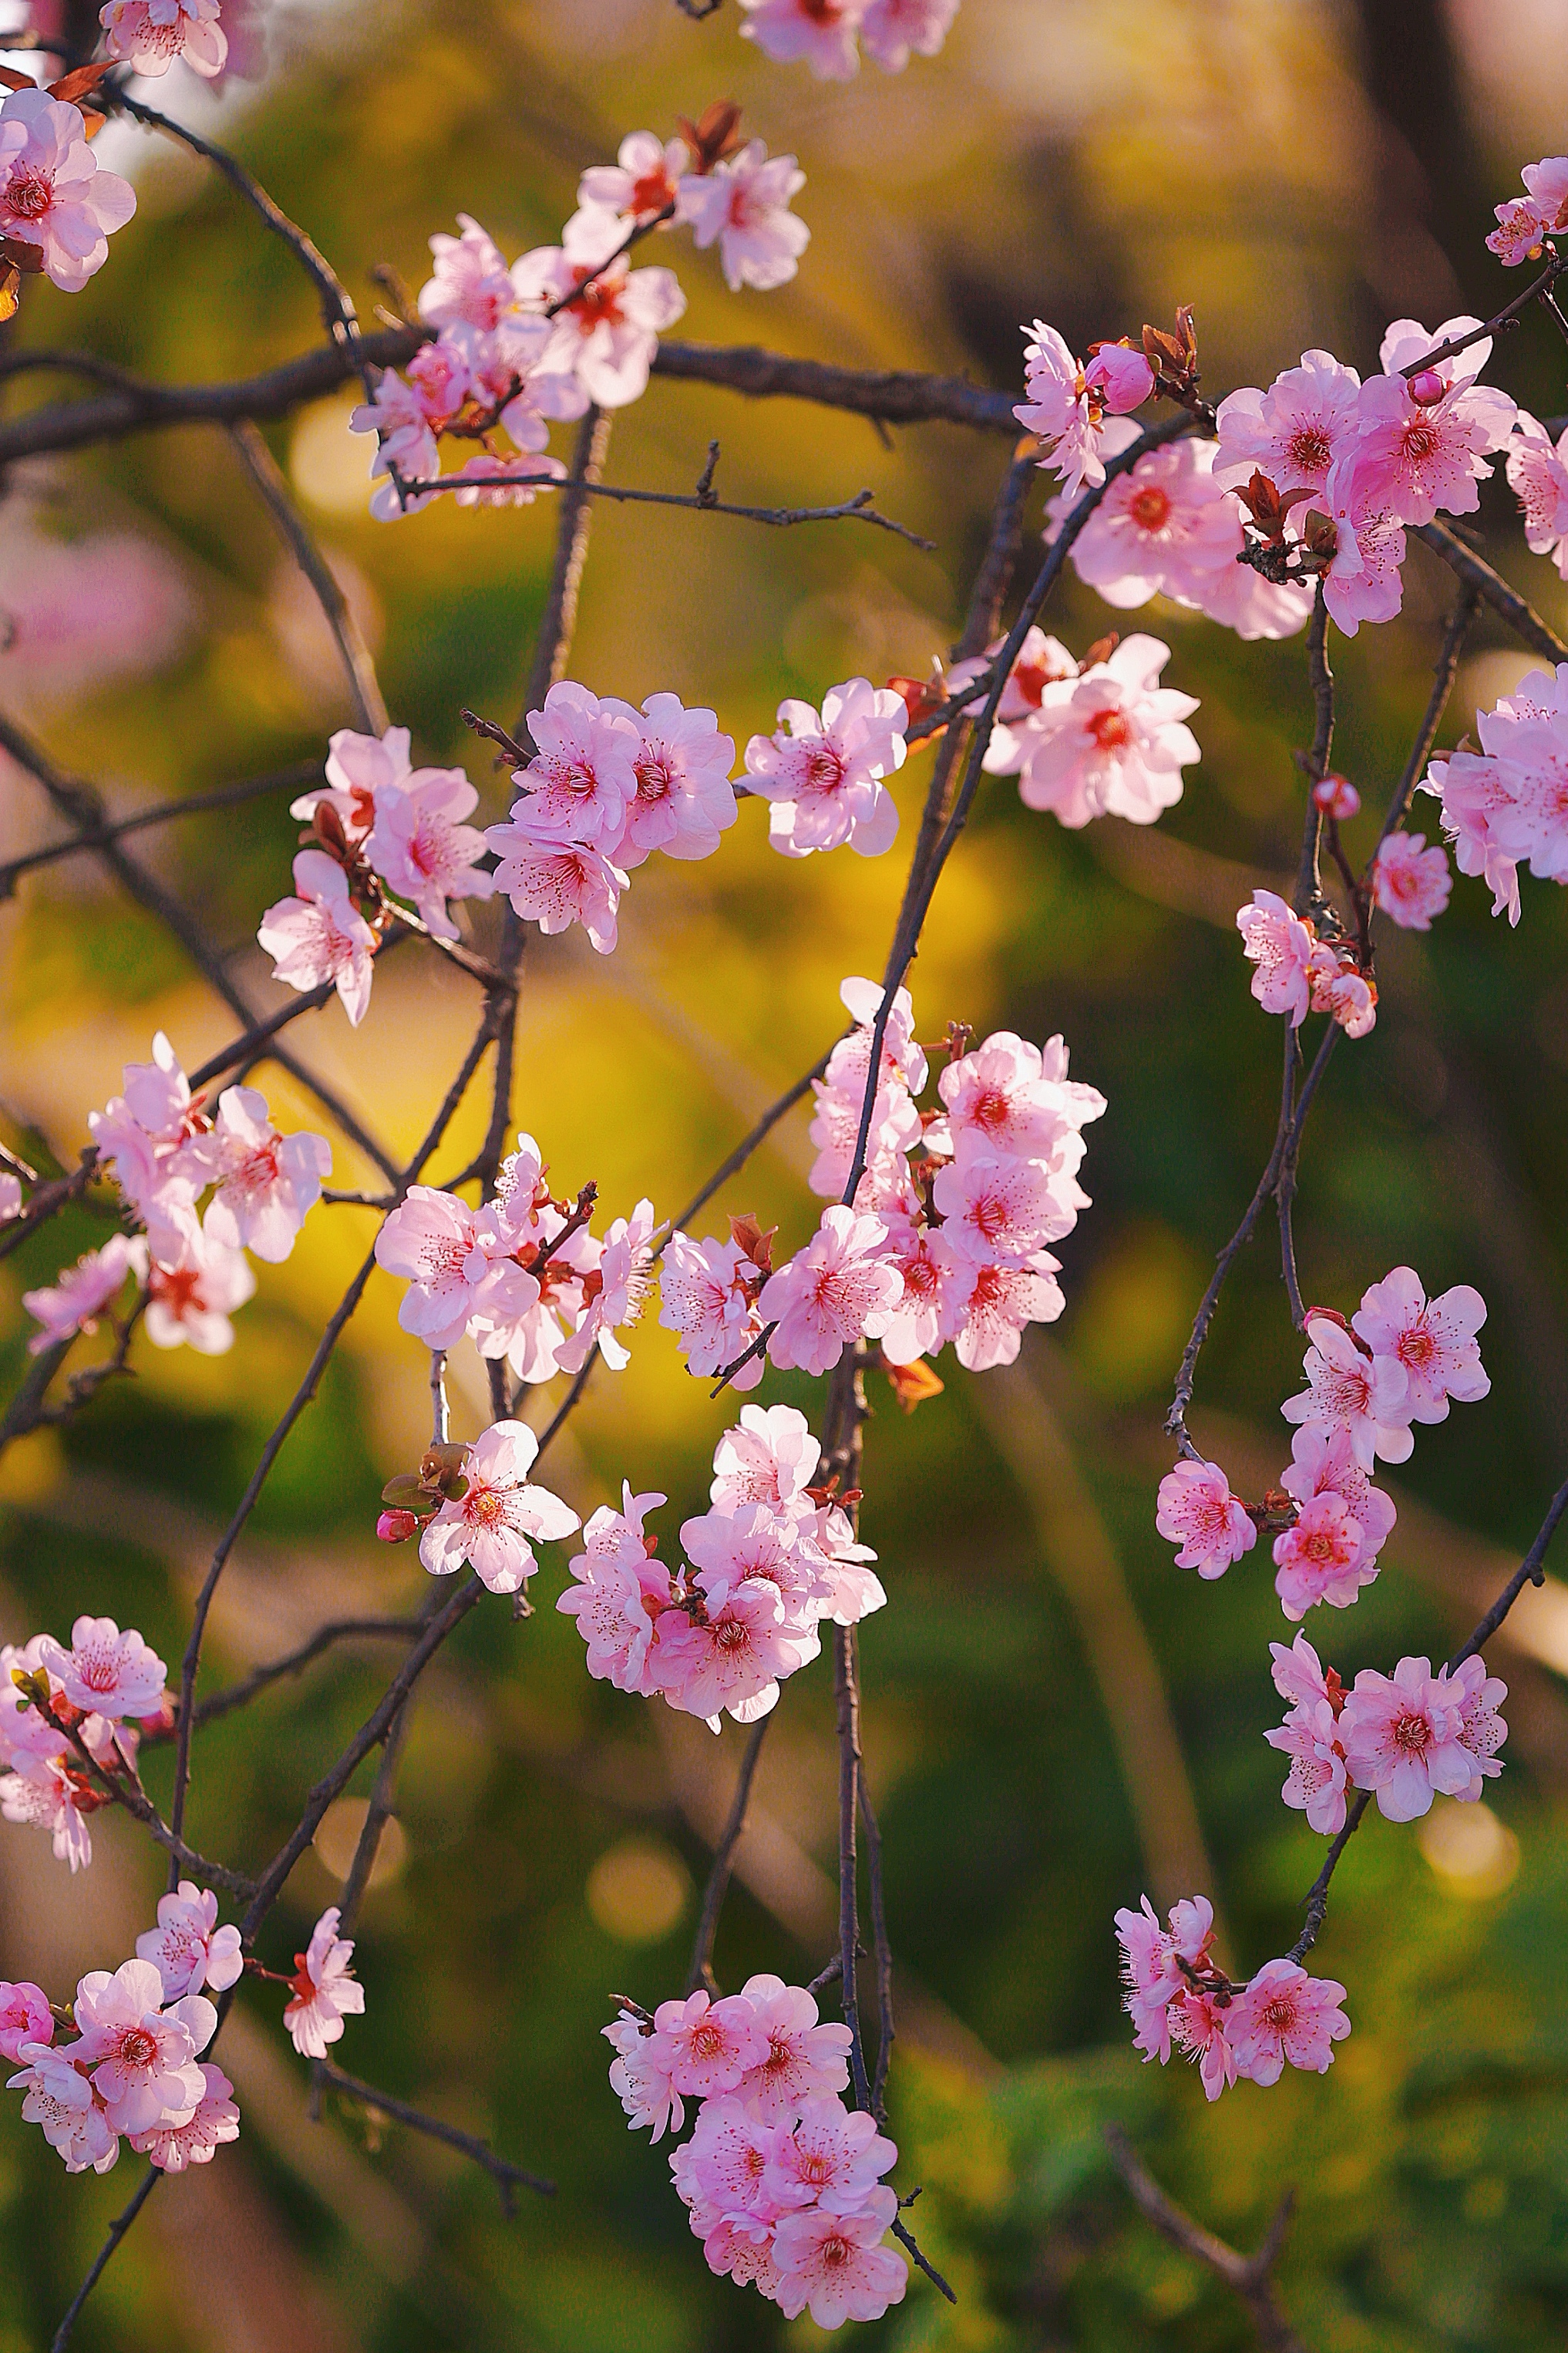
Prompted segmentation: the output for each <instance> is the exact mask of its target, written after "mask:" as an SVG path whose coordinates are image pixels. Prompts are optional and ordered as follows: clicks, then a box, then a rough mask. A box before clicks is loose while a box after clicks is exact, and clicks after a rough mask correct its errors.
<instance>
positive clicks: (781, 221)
mask: <svg viewBox="0 0 1568 2353" xmlns="http://www.w3.org/2000/svg"><path fill="white" fill-rule="evenodd" d="M804 187H805V173H804V172H803V171H801V170H800V169H799V168H798V166H797V165H796V163H795V157H794V156H793V155H774V156H772V157H770V156H769V154H768V151H767V149H766V147H765V146H764V145H763V142H762V141H761V140H760V139H752V140H750V141H748V142H747V144H746V145H745V146H744V147H742V149H741V151H740V153H739V154H736V155H730V156H726V157H725V158H724V159H723V160H722V161H721V162H720V163H718V164H715V165H714V166H713V169H712V170H711V172H708V173H705V174H698V173H692V174H689V175H688V176H687V177H686V178H685V179H683V180H682V181H681V184H680V195H681V215H682V217H683V218H684V219H685V220H688V221H689V223H690V225H691V241H692V243H693V244H694V245H696V246H699V247H703V246H710V245H711V244H712V243H713V242H714V240H715V238H717V240H718V245H719V259H720V262H721V265H722V268H723V271H724V281H725V283H726V285H727V286H728V287H729V289H730V291H731V293H732V294H738V293H739V292H740V290H741V289H742V286H755V287H757V288H759V289H761V290H764V291H765V290H767V289H769V288H771V287H774V286H783V285H784V282H785V281H786V280H788V279H791V278H793V277H794V276H795V271H796V269H798V268H799V266H800V257H801V255H802V254H803V253H804V252H805V248H806V247H807V246H808V245H809V244H810V242H811V231H810V230H809V229H808V228H807V227H806V225H805V222H804V221H803V220H798V219H797V218H796V217H795V214H794V213H792V212H791V210H790V208H789V207H790V199H791V198H792V197H793V196H795V195H798V194H799V192H800V190H801V189H802V188H804Z"/></svg>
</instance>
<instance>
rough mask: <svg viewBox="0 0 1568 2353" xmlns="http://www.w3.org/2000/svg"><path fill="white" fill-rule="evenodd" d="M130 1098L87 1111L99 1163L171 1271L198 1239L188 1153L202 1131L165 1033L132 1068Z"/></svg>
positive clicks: (127, 1090) (194, 1188)
mask: <svg viewBox="0 0 1568 2353" xmlns="http://www.w3.org/2000/svg"><path fill="white" fill-rule="evenodd" d="M124 1085H125V1092H124V1093H123V1094H122V1095H115V1096H113V1097H111V1099H110V1102H109V1103H107V1104H106V1105H105V1107H104V1109H103V1110H102V1111H95V1112H89V1113H88V1122H87V1124H88V1129H89V1134H91V1136H92V1140H93V1143H94V1145H96V1146H97V1149H98V1156H99V1160H100V1164H101V1165H102V1166H105V1167H109V1168H112V1170H113V1172H114V1181H115V1183H116V1184H117V1185H118V1186H119V1187H120V1189H121V1193H123V1194H124V1196H125V1198H126V1199H127V1200H128V1201H129V1202H130V1204H131V1206H132V1208H133V1209H134V1210H135V1212H136V1214H137V1216H138V1217H139V1218H140V1219H141V1220H142V1224H143V1225H144V1226H145V1227H146V1229H147V1235H148V1243H149V1247H150V1248H151V1250H152V1252H153V1256H154V1257H155V1258H160V1259H163V1260H164V1261H166V1262H167V1263H168V1264H170V1265H174V1264H176V1263H177V1262H178V1261H179V1260H180V1259H181V1257H182V1256H183V1255H184V1252H185V1251H186V1250H187V1249H188V1248H189V1246H190V1244H191V1243H192V1242H193V1241H194V1240H195V1236H196V1232H197V1226H196V1212H195V1197H196V1193H197V1190H198V1189H199V1182H198V1179H197V1177H196V1176H195V1172H194V1171H193V1170H192V1169H191V1168H190V1166H189V1163H188V1159H187V1150H186V1147H187V1145H188V1143H189V1139H190V1138H191V1136H192V1135H193V1134H195V1132H196V1130H197V1129H199V1128H200V1126H201V1125H202V1124H203V1123H202V1118H201V1114H200V1112H199V1110H198V1109H197V1107H196V1106H195V1104H194V1103H193V1102H192V1100H191V1090H190V1084H189V1082H188V1081H187V1079H186V1077H185V1074H184V1071H183V1070H182V1069H181V1068H180V1064H179V1061H178V1059H177V1057H176V1056H175V1053H174V1048H173V1047H172V1046H171V1045H170V1043H169V1040H168V1039H167V1038H166V1037H165V1036H164V1034H163V1030H161V1029H160V1030H159V1031H158V1033H157V1035H156V1036H155V1037H154V1039H153V1060H151V1061H150V1062H128V1063H127V1064H126V1066H125V1073H124Z"/></svg>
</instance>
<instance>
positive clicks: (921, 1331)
mask: <svg viewBox="0 0 1568 2353" xmlns="http://www.w3.org/2000/svg"><path fill="white" fill-rule="evenodd" d="M885 1222H886V1224H887V1228H888V1251H887V1257H888V1263H889V1265H890V1266H893V1267H896V1268H897V1269H898V1271H899V1273H900V1275H901V1276H902V1278H903V1284H904V1291H903V1296H902V1298H901V1299H900V1302H899V1303H898V1305H897V1307H896V1308H895V1309H894V1310H893V1313H892V1315H891V1317H890V1319H889V1323H888V1326H887V1329H886V1330H885V1331H884V1332H883V1334H882V1354H883V1356H885V1357H886V1358H887V1360H888V1362H889V1364H890V1365H912V1364H913V1363H914V1362H915V1361H916V1359H917V1358H918V1357H921V1356H931V1355H933V1354H934V1353H935V1351H936V1350H937V1349H938V1348H940V1347H941V1346H942V1343H943V1341H944V1340H947V1339H949V1338H951V1337H952V1335H953V1333H954V1332H955V1331H957V1330H958V1329H959V1328H960V1326H961V1325H962V1324H963V1313H962V1311H961V1309H960V1308H959V1306H958V1301H959V1299H960V1298H962V1297H963V1296H964V1295H966V1294H967V1293H969V1291H970V1290H971V1288H972V1286H973V1276H974V1265H975V1261H974V1257H973V1254H970V1255H968V1256H966V1255H965V1254H964V1252H963V1250H962V1249H960V1248H957V1247H955V1245H954V1243H953V1242H952V1241H951V1240H949V1239H948V1237H947V1234H946V1231H945V1229H938V1228H933V1227H931V1226H923V1225H917V1224H916V1223H914V1222H913V1221H912V1220H911V1219H909V1218H900V1217H897V1216H892V1215H889V1217H888V1218H887V1219H886V1220H885ZM990 1255H991V1254H990V1253H989V1252H986V1253H985V1256H986V1257H987V1259H989V1257H990Z"/></svg>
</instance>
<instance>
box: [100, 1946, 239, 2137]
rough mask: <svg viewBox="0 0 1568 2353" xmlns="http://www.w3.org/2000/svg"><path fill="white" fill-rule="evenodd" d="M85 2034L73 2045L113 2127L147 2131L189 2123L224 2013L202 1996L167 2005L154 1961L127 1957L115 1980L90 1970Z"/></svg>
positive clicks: (191, 1996)
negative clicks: (204, 2058) (205, 2057)
mask: <svg viewBox="0 0 1568 2353" xmlns="http://www.w3.org/2000/svg"><path fill="white" fill-rule="evenodd" d="M76 2022H77V2026H78V2028H79V2031H80V2036H81V2039H80V2041H79V2042H76V2043H73V2044H72V2045H71V2046H70V2052H71V2057H72V2059H73V2061H74V2063H76V2065H77V2066H79V2067H81V2068H84V2069H90V2070H91V2072H92V2082H93V2090H94V2091H95V2093H96V2094H97V2095H98V2097H99V2098H100V2100H101V2101H102V2102H103V2106H104V2114H105V2116H106V2117H107V2119H108V2122H109V2126H110V2131H112V2132H117V2133H129V2132H145V2131H146V2130H147V2129H148V2127H149V2126H153V2125H158V2124H163V2123H168V2124H174V2125H182V2124H188V2123H189V2121H190V2119H191V2117H192V2116H194V2115H195V2111H196V2108H197V2106H198V2105H199V2104H200V2102H201V2099H202V2095H203V2094H204V2092H205V2089H206V2084H205V2078H204V2076H203V2074H202V2071H201V2069H200V2067H198V2066H197V2064H196V2061H197V2059H198V2057H199V2056H200V2054H201V2052H203V2051H205V2048H206V2046H207V2044H208V2043H209V2042H211V2041H212V2038H213V2035H214V2034H215V2032H216V2029H217V2011H216V2010H215V2009H214V2007H213V2005H212V2003H211V2002H210V2001H208V2000H205V1997H204V1996H203V1995H201V1994H187V1995H185V1996H184V1999H183V2000H180V2001H177V2002H175V2003H174V2005H173V2006H172V2007H171V2008H169V2009H167V2010H165V2009H164V2007H163V1979H162V1978H160V1976H159V1974H158V1971H157V1970H156V1969H155V1968H153V1964H152V1962H151V1961H144V1960H134V1961H121V1964H120V1967H119V1968H117V1969H116V1970H115V1972H114V1974H113V1976H112V1977H111V1976H110V1974H109V1972H108V1971H107V1970H106V1969H91V1970H89V1973H88V1975H87V1976H86V1977H84V1978H82V1980H81V1982H80V1984H79V1986H78V1988H77V1991H76Z"/></svg>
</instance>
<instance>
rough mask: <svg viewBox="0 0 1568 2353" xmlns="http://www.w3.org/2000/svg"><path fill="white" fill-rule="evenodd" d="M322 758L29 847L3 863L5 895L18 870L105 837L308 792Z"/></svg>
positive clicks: (0, 877)
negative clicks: (280, 795)
mask: <svg viewBox="0 0 1568 2353" xmlns="http://www.w3.org/2000/svg"><path fill="white" fill-rule="evenodd" d="M320 781H321V762H320V760H300V761H298V762H296V764H295V765H294V766H293V767H291V768H279V769H277V770H275V771H274V772H273V774H272V775H270V776H245V777H242V778H241V780H240V781H239V782H238V783H237V784H233V785H219V786H216V789H215V790H214V791H212V792H210V793H188V794H187V795H186V796H185V797H184V800H178V801H160V803H159V804H158V806H157V807H156V808H149V809H139V810H138V811H137V812H136V814H135V816H134V817H123V818H117V819H116V821H115V822H114V824H112V825H106V826H103V827H101V828H98V829H97V830H95V831H89V832H85V833H73V834H72V835H71V837H70V839H68V841H50V842H46V843H45V845H44V847H43V848H42V849H29V850H26V851H25V852H24V854H23V855H22V856H21V857H20V858H13V859H11V860H8V861H7V862H6V864H5V865H4V866H0V899H8V898H10V896H11V895H12V892H14V891H15V889H16V880H17V877H18V876H19V875H22V874H28V873H31V872H32V871H33V870H34V868H35V867H39V866H53V865H54V864H55V863H56V862H57V861H58V860H60V859H62V858H75V857H76V856H77V855H78V854H79V852H80V851H82V850H84V849H99V848H100V846H101V845H102V844H103V843H104V842H105V841H120V840H122V839H124V837H125V835H126V834H128V833H142V832H145V830H146V829H147V828H148V827H149V826H154V825H170V824H172V823H173V822H174V819H175V818H183V817H201V816H202V815H204V813H205V811H207V810H208V809H219V808H235V807H238V806H239V805H240V803H242V802H244V801H253V800H260V799H263V798H265V797H267V796H268V795H269V794H272V793H284V792H290V793H299V792H304V791H305V790H307V789H308V787H309V786H311V785H313V784H317V783H319V782H320Z"/></svg>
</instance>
